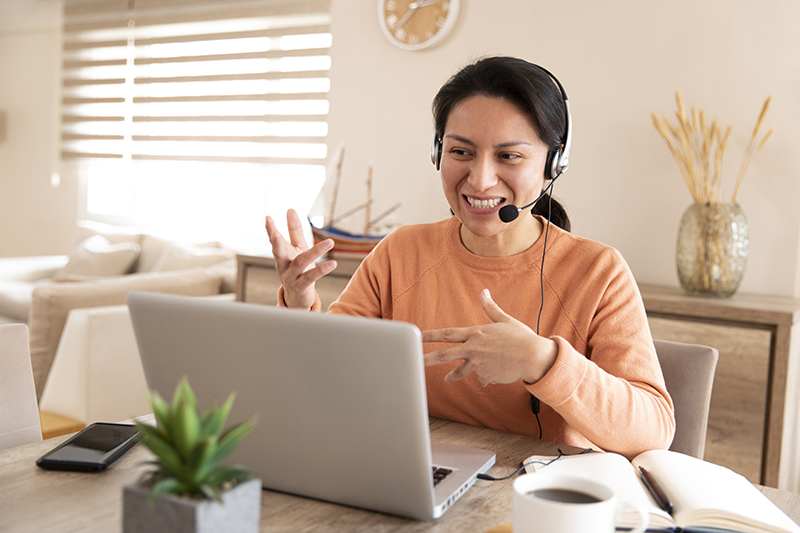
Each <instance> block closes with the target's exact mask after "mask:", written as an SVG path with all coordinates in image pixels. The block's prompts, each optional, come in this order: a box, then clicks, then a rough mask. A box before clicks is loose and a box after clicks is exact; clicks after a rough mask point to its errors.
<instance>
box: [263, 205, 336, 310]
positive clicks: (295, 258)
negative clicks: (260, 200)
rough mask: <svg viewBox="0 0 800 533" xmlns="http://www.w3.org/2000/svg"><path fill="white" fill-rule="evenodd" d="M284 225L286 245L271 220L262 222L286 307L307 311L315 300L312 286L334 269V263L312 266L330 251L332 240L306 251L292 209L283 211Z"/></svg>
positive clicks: (298, 222) (299, 224)
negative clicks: (284, 214) (286, 230)
mask: <svg viewBox="0 0 800 533" xmlns="http://www.w3.org/2000/svg"><path fill="white" fill-rule="evenodd" d="M286 223H287V226H288V228H289V242H287V241H286V239H285V238H284V237H283V235H281V233H280V231H278V228H277V227H276V226H275V221H274V220H272V217H269V216H268V217H267V218H266V223H265V225H266V228H267V234H268V235H269V242H270V244H272V255H273V257H274V258H275V270H277V271H278V276H280V278H281V283H282V284H283V299H284V302H285V303H286V307H292V308H296V309H311V306H312V305H314V300H315V299H316V292H315V290H314V284H315V283H316V282H317V280H318V279H320V278H321V277H322V276H324V275H326V274H329V273H330V272H331V271H333V269H335V268H336V261H328V262H326V263H323V264H321V265H318V266H316V265H315V262H316V261H317V259H319V258H320V257H322V256H323V255H325V254H326V253H328V252H329V251H330V250H331V248H333V240H331V239H326V240H324V241H322V242H321V243H319V244H317V245H315V246H313V247H311V248H309V247H308V244H307V243H306V239H305V237H304V236H303V226H302V225H301V223H300V217H299V216H298V215H297V212H296V211H295V210H294V209H290V210H289V211H287V213H286Z"/></svg>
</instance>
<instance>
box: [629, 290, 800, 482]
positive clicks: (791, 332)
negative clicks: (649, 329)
mask: <svg viewBox="0 0 800 533" xmlns="http://www.w3.org/2000/svg"><path fill="white" fill-rule="evenodd" d="M639 289H640V291H641V293H642V299H643V301H644V306H645V309H646V310H647V315H648V316H649V317H658V318H667V319H673V320H686V321H692V322H698V323H706V324H717V325H724V326H735V327H740V328H751V329H760V330H766V331H769V332H770V343H769V344H770V346H769V370H768V376H767V394H766V407H765V411H766V412H765V417H764V430H763V445H762V460H761V479H760V482H761V484H763V485H767V486H771V487H779V488H784V489H788V490H792V491H800V441H798V439H800V408H798V404H800V392H798V388H797V387H796V386H795V387H791V388H789V387H788V386H787V384H788V383H795V384H797V383H798V382H800V300H797V299H794V298H787V297H781V296H762V295H755V294H735V295H734V296H733V297H731V298H702V297H690V296H686V295H685V294H684V293H683V291H682V290H681V289H679V288H676V287H660V286H654V285H640V286H639Z"/></svg>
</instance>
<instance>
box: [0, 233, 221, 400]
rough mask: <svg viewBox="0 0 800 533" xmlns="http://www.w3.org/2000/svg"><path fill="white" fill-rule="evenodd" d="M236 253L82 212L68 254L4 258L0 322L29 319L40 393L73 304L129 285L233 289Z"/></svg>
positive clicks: (113, 300) (118, 301)
mask: <svg viewBox="0 0 800 533" xmlns="http://www.w3.org/2000/svg"><path fill="white" fill-rule="evenodd" d="M235 255H236V254H235V252H234V251H233V250H230V249H227V248H224V247H222V246H221V245H220V244H219V243H217V242H203V243H196V242H195V243H189V242H183V241H178V240H174V239H170V238H167V237H165V236H164V235H160V234H155V233H152V232H146V231H140V230H137V229H136V228H129V227H124V226H113V225H109V224H102V223H97V222H93V221H85V220H81V221H78V222H77V223H76V226H75V229H74V235H73V238H72V244H71V247H70V252H69V254H68V255H67V256H49V257H38V258H0V323H7V322H27V324H28V330H29V332H30V355H31V364H32V367H33V376H34V382H35V384H36V396H37V398H39V399H40V398H41V395H42V391H43V390H44V386H45V383H46V381H47V377H48V374H49V372H50V368H51V366H52V363H53V359H54V358H55V354H56V350H57V348H58V344H59V341H60V339H61V334H62V331H63V329H64V325H65V323H66V321H67V316H68V314H69V312H70V311H71V310H73V309H82V308H95V307H102V306H111V305H123V304H125V297H126V295H127V293H128V292H129V291H131V290H143V291H152V292H164V293H172V294H181V295H186V296H212V295H216V294H221V293H232V292H234V291H235V283H236V257H235Z"/></svg>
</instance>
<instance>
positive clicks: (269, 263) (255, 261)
mask: <svg viewBox="0 0 800 533" xmlns="http://www.w3.org/2000/svg"><path fill="white" fill-rule="evenodd" d="M337 261H338V263H339V266H338V267H337V268H336V270H334V271H333V272H331V273H330V274H328V275H327V276H325V277H323V278H322V279H321V280H319V281H318V282H317V285H316V288H317V293H318V294H319V297H320V299H321V300H322V308H323V309H327V308H328V306H329V305H330V304H331V303H332V302H333V301H334V300H336V298H338V297H339V294H341V292H342V291H343V290H344V288H345V286H346V285H347V282H348V281H350V276H352V275H353V273H354V272H355V270H356V268H358V262H355V261H346V260H337ZM238 267H239V268H238V271H237V279H236V300H237V301H240V302H249V303H257V304H264V305H277V304H278V289H279V288H280V286H281V280H280V278H279V277H278V273H277V272H276V271H275V261H274V260H273V259H272V258H271V257H260V256H253V255H240V256H238Z"/></svg>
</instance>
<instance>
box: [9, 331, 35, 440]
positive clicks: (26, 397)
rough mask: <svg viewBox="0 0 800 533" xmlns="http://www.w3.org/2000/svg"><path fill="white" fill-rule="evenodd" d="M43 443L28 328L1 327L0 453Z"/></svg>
mask: <svg viewBox="0 0 800 533" xmlns="http://www.w3.org/2000/svg"><path fill="white" fill-rule="evenodd" d="M40 440H42V429H41V426H40V425H39V409H38V408H37V405H36V389H35V387H34V384H33V370H32V369H31V356H30V351H29V349H28V326H26V325H25V324H5V325H0V450H4V449H6V448H13V447H14V446H21V445H23V444H28V443H30V442H36V441H40Z"/></svg>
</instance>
